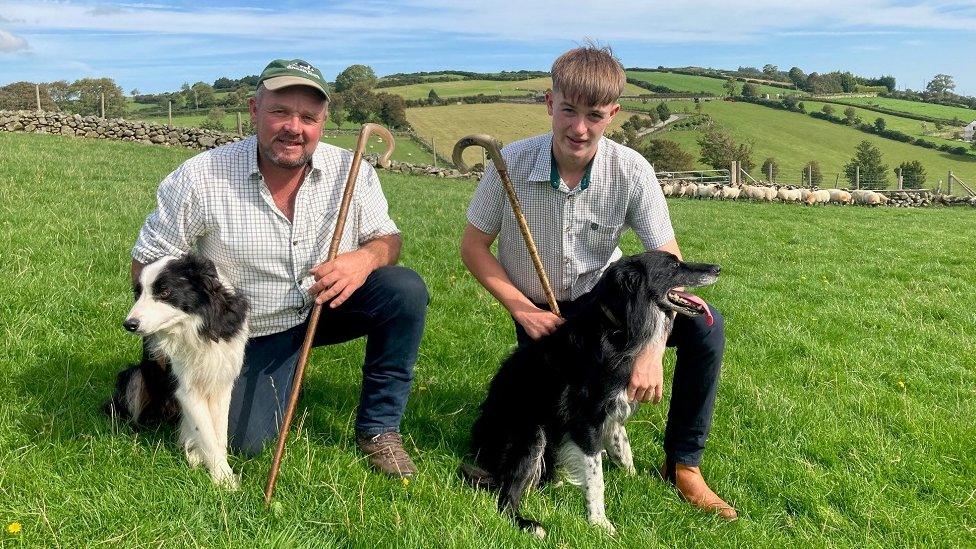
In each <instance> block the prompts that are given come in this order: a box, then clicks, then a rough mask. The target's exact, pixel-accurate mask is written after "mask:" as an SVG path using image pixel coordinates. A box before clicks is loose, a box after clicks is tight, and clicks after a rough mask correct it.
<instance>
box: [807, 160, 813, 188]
mask: <svg viewBox="0 0 976 549" xmlns="http://www.w3.org/2000/svg"><path fill="white" fill-rule="evenodd" d="M807 187H810V188H811V189H812V188H813V166H811V165H809V164H807Z"/></svg>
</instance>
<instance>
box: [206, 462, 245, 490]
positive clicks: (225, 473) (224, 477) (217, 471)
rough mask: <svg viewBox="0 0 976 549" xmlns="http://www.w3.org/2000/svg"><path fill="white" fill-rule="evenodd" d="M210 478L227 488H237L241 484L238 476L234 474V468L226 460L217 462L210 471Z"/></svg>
mask: <svg viewBox="0 0 976 549" xmlns="http://www.w3.org/2000/svg"><path fill="white" fill-rule="evenodd" d="M210 478H212V479H213V481H214V484H216V485H217V486H220V487H221V488H224V489H227V490H237V489H238V488H240V486H241V482H240V477H238V476H237V475H235V474H234V470H233V469H231V468H230V465H228V464H227V462H224V463H218V464H217V465H216V466H215V467H214V469H213V470H212V471H210Z"/></svg>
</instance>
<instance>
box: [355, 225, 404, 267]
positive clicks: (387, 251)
mask: <svg viewBox="0 0 976 549" xmlns="http://www.w3.org/2000/svg"><path fill="white" fill-rule="evenodd" d="M402 247H403V239H402V238H401V237H400V235H399V234H389V235H386V236H380V237H377V238H374V239H373V240H370V241H369V242H367V243H365V244H363V245H362V246H361V247H360V248H359V250H357V251H359V252H360V253H362V254H363V255H364V257H366V258H367V260H368V261H369V263H370V267H371V269H370V271H375V270H376V269H379V268H380V267H385V266H387V265H396V263H397V261H399V260H400V249H401V248H402Z"/></svg>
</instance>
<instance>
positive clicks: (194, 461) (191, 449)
mask: <svg viewBox="0 0 976 549" xmlns="http://www.w3.org/2000/svg"><path fill="white" fill-rule="evenodd" d="M183 453H184V454H186V461H187V462H188V463H189V464H190V469H195V468H197V467H199V466H200V464H202V463H203V453H202V452H201V451H200V449H199V448H197V447H196V446H189V445H188V446H185V447H184V448H183Z"/></svg>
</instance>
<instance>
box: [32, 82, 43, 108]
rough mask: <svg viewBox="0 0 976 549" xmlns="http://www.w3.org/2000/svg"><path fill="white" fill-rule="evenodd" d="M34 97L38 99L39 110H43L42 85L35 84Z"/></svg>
mask: <svg viewBox="0 0 976 549" xmlns="http://www.w3.org/2000/svg"><path fill="white" fill-rule="evenodd" d="M34 96H35V97H36V98H37V110H38V111H40V110H41V85H40V84H34Z"/></svg>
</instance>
